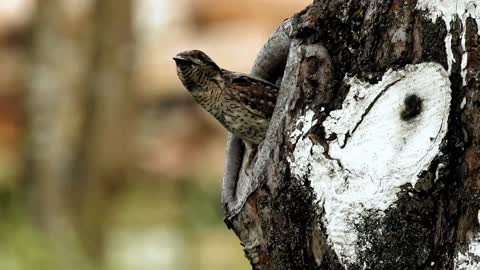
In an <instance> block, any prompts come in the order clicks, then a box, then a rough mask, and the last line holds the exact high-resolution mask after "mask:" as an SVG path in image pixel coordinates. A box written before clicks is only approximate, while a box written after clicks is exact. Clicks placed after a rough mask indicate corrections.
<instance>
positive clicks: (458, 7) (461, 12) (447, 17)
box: [416, 0, 480, 85]
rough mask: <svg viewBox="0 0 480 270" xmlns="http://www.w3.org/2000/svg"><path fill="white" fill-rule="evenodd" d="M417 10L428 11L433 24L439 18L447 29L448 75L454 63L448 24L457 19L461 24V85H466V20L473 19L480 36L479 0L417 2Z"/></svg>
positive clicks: (424, 0) (430, 0) (423, 0)
mask: <svg viewBox="0 0 480 270" xmlns="http://www.w3.org/2000/svg"><path fill="white" fill-rule="evenodd" d="M416 8H417V9H420V10H428V11H429V13H430V18H431V19H432V21H433V22H436V21H437V18H441V19H442V20H443V21H444V22H445V25H446V27H447V36H446V37H445V47H446V49H447V62H448V74H450V73H451V71H452V64H453V62H455V58H454V57H453V52H452V34H451V33H450V31H451V26H450V23H451V22H453V21H455V20H456V19H457V18H458V19H460V20H461V22H462V27H463V29H462V49H463V55H462V60H461V61H462V62H461V69H462V71H461V73H462V77H463V84H464V85H465V84H466V81H465V76H466V75H467V69H466V67H467V58H468V53H467V52H466V51H465V29H466V25H467V18H469V17H470V18H473V19H475V21H476V22H477V28H478V35H480V0H418V2H417V6H416Z"/></svg>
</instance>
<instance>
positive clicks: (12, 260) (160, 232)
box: [0, 178, 249, 270]
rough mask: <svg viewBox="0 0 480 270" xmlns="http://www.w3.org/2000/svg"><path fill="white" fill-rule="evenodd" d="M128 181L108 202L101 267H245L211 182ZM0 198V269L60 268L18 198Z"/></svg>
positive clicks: (118, 269) (167, 269) (146, 269)
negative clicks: (108, 218) (110, 209)
mask: <svg viewBox="0 0 480 270" xmlns="http://www.w3.org/2000/svg"><path fill="white" fill-rule="evenodd" d="M133 182H137V183H138V184H132V185H131V186H129V189H128V191H127V192H125V193H123V194H121V195H119V196H118V197H116V198H115V199H114V200H115V202H116V203H115V205H116V206H115V208H114V209H113V215H112V220H111V221H110V226H111V227H110V230H111V233H110V236H109V238H108V240H107V247H108V250H109V251H108V253H107V261H106V263H105V266H104V267H103V268H104V269H107V270H109V269H112V270H113V269H115V270H130V269H135V270H150V269H156V270H162V269H165V270H173V269H210V270H215V269H218V270H220V269H227V268H228V269H231V270H236V269H238V270H240V269H248V267H249V266H248V262H247V261H246V260H245V259H244V258H243V256H242V249H241V246H240V244H239V241H238V239H237V238H236V237H235V235H234V234H233V233H231V232H229V231H228V230H227V229H226V227H225V225H224V224H223V222H222V220H223V215H222V210H221V206H220V203H219V202H220V193H219V192H218V190H219V188H218V187H217V186H214V185H212V184H208V183H213V182H214V181H212V180H207V181H205V180H200V179H195V178H189V179H187V178H185V179H181V180H179V181H169V182H168V184H161V185H159V184H158V183H155V182H151V181H139V179H135V181H133ZM146 183H150V184H146ZM0 198H1V199H0V200H1V201H2V206H1V209H2V210H1V216H2V220H3V221H2V222H1V223H0V269H2V270H3V269H5V270H32V269H35V270H57V269H62V267H61V266H60V264H59V259H58V258H57V257H56V256H57V255H56V254H55V253H53V252H52V250H54V248H52V247H51V246H50V242H49V241H48V239H47V238H46V237H44V235H43V234H42V232H41V231H39V230H38V229H37V228H36V227H35V226H34V225H33V224H31V221H30V220H29V219H28V211H29V210H28V209H27V208H26V207H22V205H24V203H19V200H20V198H15V195H14V194H13V193H11V192H5V193H3V194H1V195H0ZM85 269H87V266H85ZM96 270H97V269H96ZM102 270H103V269H102Z"/></svg>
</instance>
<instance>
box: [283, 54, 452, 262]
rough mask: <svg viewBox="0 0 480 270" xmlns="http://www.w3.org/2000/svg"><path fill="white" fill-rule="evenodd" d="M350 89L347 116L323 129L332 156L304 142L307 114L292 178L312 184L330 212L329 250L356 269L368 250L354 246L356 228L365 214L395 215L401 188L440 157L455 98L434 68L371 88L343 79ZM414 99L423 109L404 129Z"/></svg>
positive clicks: (413, 69)
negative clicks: (404, 115)
mask: <svg viewBox="0 0 480 270" xmlns="http://www.w3.org/2000/svg"><path fill="white" fill-rule="evenodd" d="M345 83H348V84H349V85H350V90H349V93H348V95H347V97H346V98H345V101H344V103H343V105H342V109H340V110H337V111H332V112H330V116H329V117H327V119H326V120H325V121H324V122H323V126H324V128H325V131H326V134H327V136H328V137H330V138H331V140H330V141H329V142H328V155H327V153H325V151H326V149H324V147H322V146H320V145H317V144H315V143H314V142H313V141H312V140H310V138H309V137H308V136H305V135H306V134H307V133H308V130H309V129H310V127H311V126H313V125H314V124H315V122H316V121H314V120H313V118H314V116H313V115H314V114H313V112H312V111H311V110H309V111H308V112H307V113H306V114H305V116H303V117H300V118H299V120H298V121H297V127H299V128H300V129H298V130H296V131H294V132H293V133H292V134H293V135H292V137H291V143H292V144H295V149H294V151H293V154H292V157H291V158H289V162H290V167H291V169H292V174H293V175H294V176H296V177H298V178H302V177H308V178H309V179H310V180H311V183H312V186H313V188H314V190H315V192H316V193H317V198H318V199H319V203H320V204H322V206H323V208H324V209H325V216H324V223H325V226H326V228H327V234H328V239H329V242H330V244H331V245H332V246H333V249H334V250H335V252H336V253H337V255H338V256H339V258H340V260H341V261H342V263H344V264H345V265H348V264H349V263H356V259H357V249H358V248H360V249H366V248H368V244H367V245H366V246H362V247H359V246H357V239H358V232H357V231H356V229H355V226H354V225H355V224H356V223H358V222H359V221H360V217H361V215H362V213H364V212H365V211H366V210H377V211H378V213H379V218H381V217H382V216H383V212H382V211H384V210H386V209H388V208H389V207H393V206H392V205H393V203H394V202H395V201H396V200H397V195H396V194H397V192H398V191H399V190H400V186H403V185H405V184H408V183H410V184H411V185H412V186H414V185H415V183H416V181H417V180H418V175H419V174H420V173H421V172H422V171H424V170H427V169H428V167H429V166H430V163H431V161H432V160H433V159H434V158H435V157H436V156H438V155H440V154H441V153H440V151H439V147H440V143H441V142H442V140H443V138H444V137H445V134H446V132H447V119H448V114H449V110H450V99H451V91H450V81H449V79H448V74H447V72H446V71H445V70H444V69H443V67H441V65H439V64H436V63H423V64H419V65H411V66H407V67H405V69H403V70H401V71H388V72H387V73H385V75H384V77H383V79H382V81H380V82H378V83H377V84H374V85H370V84H368V83H365V82H361V81H360V80H358V79H356V78H346V79H345ZM412 94H415V95H417V96H418V97H420V99H421V100H422V108H423V109H422V112H421V113H420V114H419V115H418V116H417V117H415V118H413V119H410V120H408V121H405V120H402V119H401V117H400V115H401V111H402V110H403V109H404V106H405V105H404V100H405V98H406V97H407V96H409V95H412ZM334 134H336V138H335V136H333V135H334ZM333 138H335V139H333Z"/></svg>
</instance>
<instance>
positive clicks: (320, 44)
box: [223, 0, 480, 270]
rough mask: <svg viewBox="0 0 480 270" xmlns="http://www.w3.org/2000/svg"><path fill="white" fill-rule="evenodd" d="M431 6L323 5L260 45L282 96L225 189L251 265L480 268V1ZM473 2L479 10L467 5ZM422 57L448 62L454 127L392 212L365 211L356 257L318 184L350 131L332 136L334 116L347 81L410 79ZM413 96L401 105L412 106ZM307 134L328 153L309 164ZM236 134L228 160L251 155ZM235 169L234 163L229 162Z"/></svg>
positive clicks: (263, 66)
mask: <svg viewBox="0 0 480 270" xmlns="http://www.w3.org/2000/svg"><path fill="white" fill-rule="evenodd" d="M421 2H422V1H418V3H417V1H415V0H412V1H398V0H371V1H366V0H361V1H357V0H351V1H350V0H342V1H326V0H318V1H314V3H313V4H312V5H311V6H309V7H307V8H306V9H305V10H304V11H302V12H300V13H299V14H296V15H295V16H293V17H292V18H291V19H289V20H287V21H285V22H284V24H283V25H282V26H281V27H280V28H279V30H278V31H277V32H276V33H274V35H273V36H272V38H271V39H270V40H269V41H268V42H267V44H266V45H265V46H264V48H263V49H262V51H261V52H260V54H259V57H258V58H257V61H256V63H255V65H254V67H253V69H252V74H254V75H256V76H259V77H263V78H265V79H267V80H270V81H276V80H277V78H278V77H279V75H280V74H282V72H281V71H280V72H279V70H284V72H283V80H282V83H281V90H280V96H279V98H278V101H277V106H276V109H275V113H274V116H273V119H272V122H271V126H270V128H269V131H268V134H267V138H266V140H265V141H264V143H263V144H262V145H260V146H259V149H258V155H257V157H256V161H255V162H254V163H253V164H252V166H251V168H245V166H246V165H245V164H243V166H242V169H241V170H240V172H239V174H238V182H237V183H236V184H232V183H227V185H226V186H224V190H223V193H224V203H225V212H226V223H227V225H228V226H229V228H231V229H233V231H234V232H235V233H236V234H237V236H238V237H239V238H240V240H241V242H242V245H243V246H244V251H245V254H246V256H247V258H248V259H249V261H250V262H251V264H252V268H253V269H442V270H443V269H477V268H475V267H478V265H477V264H476V263H478V258H480V257H479V255H480V254H478V253H476V252H475V249H474V246H475V245H476V244H477V243H478V242H476V241H475V240H476V239H477V238H478V236H477V231H478V223H479V221H478V216H477V215H478V211H479V209H480V205H479V202H480V200H479V199H480V198H479V196H480V195H479V188H480V187H479V180H480V175H479V173H480V170H479V169H480V165H479V164H480V150H479V149H480V124H479V123H480V121H479V120H478V119H480V96H479V90H480V81H479V79H478V78H479V76H480V62H479V61H478V60H479V57H480V49H479V46H478V43H479V40H480V37H479V33H480V32H479V31H478V27H479V26H478V25H477V22H478V21H479V20H478V19H479V18H478V16H480V14H479V12H478V11H477V13H475V8H477V7H480V2H479V1H457V2H461V4H463V5H465V6H466V7H465V9H462V10H461V11H462V12H463V13H461V14H460V13H459V14H457V13H455V12H453V13H452V14H453V15H452V16H451V17H448V16H449V14H448V13H446V12H443V14H446V15H444V16H447V17H441V16H440V17H439V18H438V19H437V20H432V17H433V18H435V17H436V15H435V16H432V13H433V14H438V13H435V12H433V8H434V7H435V6H434V5H437V4H438V5H440V6H441V5H443V4H442V3H440V2H439V1H432V2H431V5H432V6H429V8H430V9H427V8H425V6H422V5H421ZM423 2H425V1H423ZM446 2H449V1H446ZM450 2H451V3H452V4H453V6H454V7H455V4H457V6H458V3H457V2H455V1H450ZM427 5H430V4H427ZM445 5H447V4H445ZM468 8H470V9H473V10H474V12H472V13H469V14H467V12H464V11H465V10H467V9H468ZM459 10H460V9H459ZM475 14H476V15H475ZM449 35H451V36H449ZM450 37H451V38H450ZM450 42H451V43H450ZM450 44H451V50H450V49H449V48H448V47H449V45H450ZM287 48H288V50H287ZM287 51H288V53H287ZM287 55H288V57H287ZM421 63H433V64H432V65H438V64H440V65H439V66H438V67H439V68H440V69H441V70H440V71H439V72H440V73H439V74H444V75H445V78H448V80H449V84H450V90H451V102H450V103H449V104H446V109H447V111H449V113H448V112H447V113H446V114H445V115H446V116H448V121H447V122H448V130H447V131H446V135H445V136H444V138H441V143H440V147H439V149H438V150H439V153H438V155H437V156H436V157H435V158H434V159H433V160H432V161H431V162H430V164H429V166H428V168H426V169H424V170H422V171H421V173H420V174H419V175H418V176H417V177H416V180H415V182H414V184H411V182H408V181H406V182H405V184H404V185H401V186H398V187H395V188H394V189H392V190H393V191H394V193H395V195H396V200H395V201H394V202H393V203H392V204H390V205H389V207H387V208H386V209H383V210H382V211H376V210H371V211H366V210H365V211H363V212H362V213H361V214H360V217H361V218H359V219H356V221H355V225H354V226H353V227H354V228H353V230H355V232H356V235H357V238H355V245H354V246H355V251H354V252H355V255H356V258H352V259H351V260H349V258H345V256H344V255H342V253H341V252H339V251H338V249H337V247H338V246H337V244H336V243H332V239H331V238H330V237H332V235H329V230H328V229H327V228H326V226H327V223H328V222H329V220H328V215H327V214H326V211H328V210H327V209H325V198H324V197H325V196H324V195H322V194H321V190H320V193H319V190H318V189H316V188H315V187H314V186H315V183H313V182H314V181H316V180H315V179H314V178H313V176H312V174H313V172H312V171H313V170H315V169H317V168H316V167H313V165H312V164H313V163H311V162H310V160H315V159H318V158H320V157H323V158H326V159H328V160H332V159H333V158H332V157H330V156H329V153H330V152H329V151H328V150H329V147H330V146H331V144H332V141H333V140H336V139H337V137H340V134H333V137H332V134H331V132H329V131H327V130H326V126H327V125H326V124H325V123H327V122H326V120H327V118H329V117H331V112H332V111H335V110H340V109H342V105H343V106H345V104H344V102H345V100H346V98H347V95H348V93H349V91H353V90H351V88H353V84H349V83H346V79H345V78H346V77H352V76H355V78H356V79H357V80H358V81H362V82H364V83H365V84H367V83H369V84H371V85H375V84H377V83H379V82H380V81H382V78H383V79H384V78H385V77H387V75H386V73H387V71H388V70H389V69H392V70H394V71H395V70H398V71H399V72H406V74H408V72H409V71H405V68H406V66H407V65H412V67H414V68H413V69H416V68H417V67H420V66H421V65H419V64H421ZM442 67H443V68H442ZM408 69H409V68H407V69H406V70H408ZM448 72H449V73H448ZM389 74H391V73H389ZM280 76H281V75H280ZM402 76H403V75H402ZM407 77H408V76H407ZM424 77H425V76H424ZM427 77H428V76H427ZM402 78H403V77H402ZM399 80H402V79H399ZM433 80H434V79H433V76H432V83H434V81H433ZM397 82H398V81H395V82H393V83H392V84H391V85H388V86H386V88H385V90H383V91H384V92H385V91H387V90H388V88H389V87H390V86H392V85H394V84H395V83H397ZM448 95H449V96H450V94H448ZM361 98H362V97H360V99H361ZM380 98H381V97H380V96H378V98H376V99H375V101H374V102H372V104H371V106H370V107H369V108H368V109H367V110H366V113H365V114H364V115H363V116H362V119H361V120H360V121H362V120H363V119H364V118H366V115H367V114H368V113H369V110H370V108H371V107H372V106H373V105H374V103H375V102H376V101H377V99H380ZM412 100H415V98H411V99H410V101H407V100H405V104H404V105H403V104H400V105H399V106H405V107H406V108H407V109H408V108H409V106H411V104H412V103H414V101H412ZM401 102H403V100H402V101H401ZM409 102H410V103H409ZM409 104H410V105H409ZM417 105H418V104H417ZM414 107H415V106H414ZM418 107H419V108H420V109H418V112H415V110H417V109H412V110H411V111H405V110H406V109H403V111H402V115H401V121H405V122H407V121H409V120H410V117H415V116H416V114H418V113H420V111H421V110H422V109H421V102H420V105H419V106H418ZM309 112H313V113H314V114H313V115H314V117H313V118H314V119H315V121H311V122H310V125H311V126H310V127H308V128H305V126H304V125H305V123H306V121H303V122H301V121H298V119H300V118H301V117H305V115H308V113H309ZM340 117H342V116H340ZM392 121H393V120H392ZM299 125H300V126H299ZM302 125H303V126H302ZM357 126H358V125H357ZM356 128H357V127H355V129H354V130H353V131H352V132H350V133H349V134H346V137H345V142H346V141H347V140H348V139H349V137H350V136H353V135H352V134H353V132H355V130H356ZM299 130H300V131H302V130H303V131H304V132H301V133H298V131H299ZM294 134H297V135H294ZM298 134H300V135H298ZM327 135H328V136H327ZM337 135H338V136H337ZM292 138H296V140H292ZM304 138H308V140H309V141H310V142H312V144H313V145H318V146H321V147H322V149H326V151H325V152H314V151H313V150H312V151H311V152H310V153H307V156H308V158H309V159H308V160H298V159H297V160H295V159H294V158H295V151H296V149H298V147H299V145H298V144H299V143H300V142H301V141H303V140H304ZM365 139H366V140H367V139H368V138H365ZM235 140H236V139H235V138H230V139H229V142H230V144H229V151H228V152H227V154H228V155H231V154H241V153H242V151H241V147H240V146H239V142H238V141H235ZM312 149H313V148H312ZM333 160H335V159H333ZM372 162H375V161H372ZM229 166H234V165H232V164H229V160H227V168H228V167H229ZM299 166H304V167H305V171H306V172H307V173H306V174H305V175H304V177H299V174H297V173H294V172H293V171H294V170H296V169H297V168H298V167H299ZM373 166H374V164H373ZM342 168H343V167H342ZM228 171H229V170H227V172H228ZM227 178H228V176H226V179H227ZM392 178H395V175H393V176H392ZM332 181H333V180H332ZM345 181H346V182H348V181H347V180H345ZM386 181H390V180H389V179H387V180H386ZM324 192H325V191H324ZM476 251H477V252H478V250H476ZM341 257H344V258H341ZM465 261H466V262H467V263H466V264H464V265H462V262H465ZM465 265H466V266H465ZM468 265H470V266H471V267H474V268H468V267H470V266H468ZM472 265H473V266H472ZM475 265H476V266H475Z"/></svg>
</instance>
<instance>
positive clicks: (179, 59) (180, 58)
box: [173, 55, 190, 64]
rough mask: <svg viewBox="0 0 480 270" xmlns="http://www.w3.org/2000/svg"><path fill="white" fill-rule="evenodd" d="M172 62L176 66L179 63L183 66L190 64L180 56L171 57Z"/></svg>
mask: <svg viewBox="0 0 480 270" xmlns="http://www.w3.org/2000/svg"><path fill="white" fill-rule="evenodd" d="M173 60H174V61H175V63H177V64H180V63H183V64H185V63H189V62H190V60H188V59H186V58H184V57H182V56H181V55H176V56H175V57H173Z"/></svg>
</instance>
